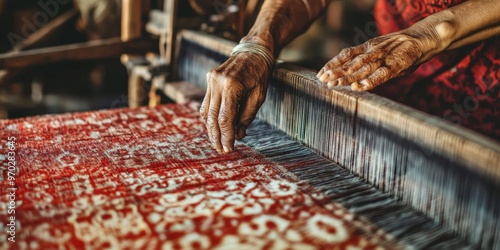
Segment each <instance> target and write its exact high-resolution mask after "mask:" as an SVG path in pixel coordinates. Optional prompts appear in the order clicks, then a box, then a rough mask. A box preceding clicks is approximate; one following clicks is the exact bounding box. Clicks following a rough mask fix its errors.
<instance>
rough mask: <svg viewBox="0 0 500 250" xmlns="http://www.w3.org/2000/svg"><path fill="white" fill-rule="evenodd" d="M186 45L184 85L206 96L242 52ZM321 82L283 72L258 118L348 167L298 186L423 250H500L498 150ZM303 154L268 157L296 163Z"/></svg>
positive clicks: (314, 174) (300, 72)
mask: <svg viewBox="0 0 500 250" xmlns="http://www.w3.org/2000/svg"><path fill="white" fill-rule="evenodd" d="M178 43H179V45H178V51H177V55H176V58H177V59H176V61H175V63H176V67H175V68H176V73H177V74H178V76H177V77H178V78H180V79H181V80H186V81H190V82H193V83H196V84H197V85H199V86H200V87H202V88H206V79H205V76H206V72H208V70H210V69H212V68H214V67H216V66H218V65H220V64H221V63H222V62H224V61H225V60H226V58H227V56H228V55H229V53H230V52H231V50H232V48H233V47H234V46H235V43H233V42H230V41H226V40H224V39H220V38H216V37H213V36H209V35H205V34H202V33H198V32H193V31H181V32H180V33H179V37H178ZM315 74H316V73H315V72H313V71H311V70H308V69H304V68H300V67H296V66H292V65H288V64H284V63H280V64H279V65H278V67H277V69H276V70H275V72H274V75H273V78H272V79H271V82H270V86H269V90H268V95H267V99H266V102H265V103H264V105H263V106H262V108H261V110H260V111H259V115H258V117H259V119H260V120H262V121H265V122H267V123H269V124H270V125H271V126H273V127H274V128H277V129H279V130H282V131H284V132H285V133H286V134H287V135H289V136H290V137H291V138H293V139H294V140H296V141H297V142H300V143H302V144H304V145H306V146H307V147H308V148H310V149H311V150H313V151H314V152H315V153H316V154H318V155H321V156H324V157H325V158H327V159H329V160H330V161H329V162H331V163H332V164H333V163H335V164H338V166H341V167H342V169H344V173H342V174H341V175H342V176H344V177H342V178H340V179H338V178H337V177H338V176H337V175H336V173H337V174H338V173H341V172H342V171H341V172H338V171H340V170H339V169H336V170H332V169H331V168H327V167H325V166H326V165H328V164H326V165H324V164H323V165H322V164H319V165H315V166H313V165H314V164H313V165H308V164H307V161H302V162H305V163H304V164H305V165H304V166H303V168H302V169H301V168H297V169H295V170H293V171H292V172H294V173H300V171H303V172H304V171H305V172H306V174H305V175H301V174H298V176H299V177H301V178H303V180H305V181H308V182H310V183H312V184H313V185H314V186H315V187H317V188H318V189H320V190H321V191H323V192H324V193H326V194H328V195H329V196H330V197H331V198H333V199H335V200H336V201H339V202H341V203H342V202H344V203H343V204H344V205H346V206H347V207H349V208H350V209H351V210H353V211H355V212H356V213H358V214H360V215H362V216H364V217H366V218H367V219H368V220H371V221H372V222H373V223H375V224H377V225H379V226H381V228H383V229H384V230H386V231H388V232H390V233H392V234H393V235H394V236H396V237H397V238H399V239H401V240H403V241H405V242H406V243H408V244H409V245H411V246H413V247H415V248H417V249H418V248H420V249H427V248H429V247H431V246H432V247H436V248H451V249H458V248H461V247H459V246H463V247H465V246H466V244H470V246H472V247H473V248H483V249H500V222H499V219H500V192H499V191H500V144H499V143H498V142H496V141H494V140H490V139H488V138H486V137H483V136H481V135H479V134H476V133H474V132H472V131H469V130H466V129H463V128H460V127H458V126H455V125H453V124H451V123H449V122H446V121H444V120H441V119H438V118H435V117H432V116H430V115H427V114H425V113H422V112H419V111H417V110H415V109H412V108H409V107H405V106H403V105H400V104H398V103H395V102H393V101H390V100H387V99H386V98H382V97H379V96H376V95H373V94H370V93H361V92H353V91H350V90H349V88H348V87H338V88H335V89H329V88H327V87H325V86H323V85H321V84H320V83H319V82H318V81H317V80H316V78H315ZM259 126H260V125H259ZM257 132H259V133H260V134H262V136H265V137H270V136H272V133H271V132H270V133H268V134H266V133H264V132H262V131H259V130H255V129H253V130H252V133H257ZM252 138H253V137H252ZM275 141H278V142H277V143H278V144H279V143H282V142H283V141H280V140H275ZM249 143H250V142H249ZM268 143H269V140H268ZM250 144H252V143H250ZM297 145H298V144H297ZM297 145H296V146H297ZM254 146H255V147H257V148H258V144H254ZM275 146H276V145H275ZM301 147H303V146H300V145H299V146H297V147H294V148H293V149H294V150H293V151H289V149H290V148H289V147H288V146H287V147H279V146H276V147H274V149H273V150H274V151H273V150H271V151H273V153H269V152H267V154H268V155H274V157H275V158H276V157H277V158H280V157H279V155H284V156H283V157H281V159H282V160H283V159H285V158H286V159H289V160H291V161H293V160H298V159H300V156H301V153H300V152H302V151H301V149H300V148H301ZM271 148H273V147H271ZM287 150H288V151H287ZM285 155H286V156H285ZM318 155H316V157H319V156H318ZM304 157H305V156H304ZM307 157H313V156H312V155H310V154H309V155H308V156H307ZM313 158H314V157H313ZM332 164H330V165H332ZM345 170H347V171H349V172H351V173H352V174H348V173H345ZM336 171H337V172H336ZM346 181H347V182H350V181H352V182H351V184H350V185H351V187H348V186H349V185H347V184H345V183H346ZM339 183H340V184H339ZM353 183H354V184H353ZM366 183H368V184H366ZM372 187H374V188H372ZM344 188H345V189H344ZM375 188H376V189H375ZM342 190H344V191H345V192H347V193H348V194H349V195H350V196H349V195H348V197H351V198H345V196H343V195H340V193H342V192H343V191H342ZM346 190H349V191H346ZM368 190H369V191H368ZM351 199H354V200H355V202H352V200H351ZM346 200H347V201H346ZM349 200H350V201H351V203H349ZM356 201H357V202H358V203H356ZM356 204H357V205H356ZM360 204H361V205H360ZM410 208H411V209H410ZM367 211H368V212H367ZM427 218H429V219H427ZM391 220H392V222H391ZM391 223H392V224H391ZM394 223H395V224H394ZM384 225H385V226H384ZM450 232H451V234H450ZM453 235H457V236H458V237H459V238H460V239H463V240H464V241H461V240H460V239H456V237H454V236H453ZM464 242H466V243H464ZM452 246H453V247H452Z"/></svg>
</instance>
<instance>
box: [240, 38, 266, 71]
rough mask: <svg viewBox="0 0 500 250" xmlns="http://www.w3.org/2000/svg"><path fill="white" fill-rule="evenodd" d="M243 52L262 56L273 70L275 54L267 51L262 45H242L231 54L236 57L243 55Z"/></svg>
mask: <svg viewBox="0 0 500 250" xmlns="http://www.w3.org/2000/svg"><path fill="white" fill-rule="evenodd" d="M241 52H250V53H254V54H257V55H260V56H262V57H263V58H264V60H265V61H266V64H267V65H268V66H269V68H270V69H272V68H273V67H274V63H275V60H274V56H273V54H272V53H271V51H269V49H267V48H266V47H264V46H262V45H260V44H256V43H240V44H238V45H236V46H235V47H234V48H233V51H232V52H231V56H233V55H236V54H238V53H241Z"/></svg>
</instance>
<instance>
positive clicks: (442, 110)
mask: <svg viewBox="0 0 500 250" xmlns="http://www.w3.org/2000/svg"><path fill="white" fill-rule="evenodd" d="M462 2H464V0H379V1H378V2H377V5H376V8H375V13H376V15H375V17H376V21H377V24H378V27H379V31H380V33H381V35H385V34H388V33H391V32H395V31H399V30H402V29H405V28H407V27H409V26H411V25H413V24H414V23H415V22H417V21H419V20H421V19H423V18H425V17H427V16H429V15H431V14H433V13H436V12H439V11H441V10H443V9H446V8H450V7H452V6H455V5H458V4H460V3H462ZM499 48H500V38H498V37H496V38H492V39H489V40H486V41H484V42H480V43H476V44H472V45H469V46H465V47H462V48H459V49H455V50H451V51H446V52H444V53H442V54H440V55H438V56H436V57H435V58H434V59H432V60H430V61H429V62H427V63H425V64H423V65H421V66H420V68H418V69H417V70H416V71H415V72H414V73H413V74H411V75H409V76H407V77H403V78H399V79H395V80H393V81H391V82H390V83H387V84H384V85H382V86H380V87H379V88H377V89H376V90H375V92H376V93H378V94H381V95H384V96H387V97H389V98H391V99H394V100H396V101H399V102H402V103H405V104H407V105H409V106H412V107H415V108H417V109H419V110H422V111H424V112H427V113H430V114H433V115H436V116H439V117H442V118H444V119H447V120H449V121H451V122H454V123H456V124H460V125H462V126H465V127H467V128H470V129H472V130H475V131H478V132H480V133H483V134H485V135H487V136H490V137H492V138H496V139H497V140H500V50H499Z"/></svg>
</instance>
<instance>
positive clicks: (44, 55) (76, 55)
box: [0, 38, 158, 68]
mask: <svg viewBox="0 0 500 250" xmlns="http://www.w3.org/2000/svg"><path fill="white" fill-rule="evenodd" d="M157 50H158V40H153V39H138V40H131V41H126V42H122V41H121V40H120V38H111V39H106V40H97V41H91V42H85V43H77V44H70V45H63V46H55V47H49V48H43V49H34V50H27V51H22V52H15V53H7V54H0V68H22V67H29V66H37V65H44V64H48V63H57V62H64V61H78V60H90V59H104V58H114V57H116V58H119V57H120V56H121V55H122V54H126V53H145V52H148V51H153V52H156V51H157Z"/></svg>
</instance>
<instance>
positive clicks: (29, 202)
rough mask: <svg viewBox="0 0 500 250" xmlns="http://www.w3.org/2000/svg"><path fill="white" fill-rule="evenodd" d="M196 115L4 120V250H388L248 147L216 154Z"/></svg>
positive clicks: (364, 226)
mask: <svg viewBox="0 0 500 250" xmlns="http://www.w3.org/2000/svg"><path fill="white" fill-rule="evenodd" d="M197 110H198V106H197V105H196V104H190V105H186V106H180V105H166V106H160V107H157V108H155V109H148V108H141V109H135V110H129V109H119V110H110V111H101V112H89V113H79V114H67V115H60V116H43V117H35V118H27V119H19V120H7V121H0V138H1V140H3V142H2V146H1V147H0V160H1V163H2V180H1V181H0V206H1V208H0V218H1V221H2V223H1V224H2V226H0V229H1V232H2V233H1V234H0V235H1V238H0V249H208V248H210V249H301V250H303V249H383V248H384V247H382V246H383V244H386V243H387V242H388V241H387V239H388V237H389V236H388V235H386V234H385V233H384V232H383V231H382V230H378V229H377V228H376V227H374V226H372V225H370V224H368V223H366V222H364V221H362V220H360V219H358V218H357V217H356V216H354V215H353V214H352V213H350V212H349V211H348V210H346V209H345V208H344V207H342V206H340V205H339V204H336V203H333V202H331V201H330V200H327V199H326V198H325V197H324V196H323V195H322V194H321V193H319V192H317V191H315V189H313V188H312V187H311V186H309V185H307V184H305V183H304V182H301V181H299V180H298V179H297V177H296V176H294V175H292V174H291V173H290V172H288V171H287V170H285V169H284V168H283V167H282V166H280V165H278V164H276V163H273V162H270V161H268V160H267V159H266V158H264V156H262V155H260V154H258V153H257V152H256V151H253V150H252V149H251V148H248V147H247V146H245V145H244V144H241V143H240V144H238V145H237V150H236V152H234V153H231V154H228V155H224V156H221V155H218V154H217V153H216V152H215V151H214V150H213V149H212V147H211V145H210V143H209V141H208V140H207V138H206V135H205V126H204V125H203V123H202V121H201V120H200V119H199V113H198V112H197ZM8 138H15V144H14V145H15V148H12V147H10V146H12V144H10V146H5V145H6V144H7V141H8ZM9 152H15V158H14V159H9ZM12 160H14V161H15V162H16V165H17V169H18V170H17V171H16V175H15V179H14V180H7V179H8V178H7V177H8V173H7V171H8V170H7V168H8V166H9V164H8V162H12ZM13 187H15V188H17V190H15V191H12V189H11V188H13ZM12 192H13V193H14V200H15V205H14V207H13V208H12V207H11V208H9V206H10V205H9V204H12V203H10V200H11V198H10V197H11V196H9V194H11V193H12ZM12 209H13V210H14V211H15V214H9V213H8V211H10V210H12ZM11 216H14V217H15V218H14V221H15V223H17V224H16V228H15V238H14V240H15V242H11V241H9V240H8V239H9V237H11V235H10V233H7V234H6V232H7V231H10V229H11V227H10V226H8V225H7V224H8V223H10V222H9V220H10V218H11Z"/></svg>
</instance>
